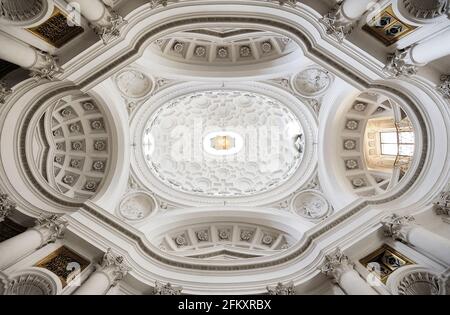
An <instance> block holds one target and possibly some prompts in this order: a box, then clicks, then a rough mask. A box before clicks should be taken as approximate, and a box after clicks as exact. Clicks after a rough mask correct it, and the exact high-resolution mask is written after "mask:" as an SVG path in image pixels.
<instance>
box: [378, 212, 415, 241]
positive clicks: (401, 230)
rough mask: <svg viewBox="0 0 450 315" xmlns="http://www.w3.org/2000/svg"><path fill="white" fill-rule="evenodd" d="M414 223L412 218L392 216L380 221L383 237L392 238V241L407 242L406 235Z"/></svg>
mask: <svg viewBox="0 0 450 315" xmlns="http://www.w3.org/2000/svg"><path fill="white" fill-rule="evenodd" d="M414 221H415V219H414V217H412V216H398V215H396V214H392V215H390V216H388V217H385V218H384V219H382V220H381V224H383V227H384V234H385V236H388V237H392V238H393V239H394V240H399V241H403V242H407V241H408V238H407V235H408V232H409V230H410V229H411V228H412V222H414Z"/></svg>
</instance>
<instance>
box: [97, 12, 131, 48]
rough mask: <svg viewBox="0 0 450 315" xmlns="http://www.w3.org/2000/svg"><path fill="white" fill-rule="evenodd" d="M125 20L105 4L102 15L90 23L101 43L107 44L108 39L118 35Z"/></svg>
mask: <svg viewBox="0 0 450 315" xmlns="http://www.w3.org/2000/svg"><path fill="white" fill-rule="evenodd" d="M126 23H127V21H126V20H125V19H124V18H123V17H121V16H120V15H119V13H117V12H116V11H115V10H113V9H112V8H111V7H110V6H107V5H105V13H104V14H103V16H102V17H101V18H100V19H99V20H97V21H93V22H91V23H89V24H90V26H91V27H92V29H93V30H94V32H95V33H96V34H97V35H98V36H100V38H101V39H102V40H103V43H104V44H105V45H107V44H108V43H109V42H110V41H112V40H113V39H115V38H117V37H119V36H120V28H121V27H122V26H123V25H124V24H126Z"/></svg>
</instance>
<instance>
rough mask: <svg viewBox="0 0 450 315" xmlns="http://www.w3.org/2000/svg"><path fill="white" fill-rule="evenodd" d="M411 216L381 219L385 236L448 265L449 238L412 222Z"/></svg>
mask: <svg viewBox="0 0 450 315" xmlns="http://www.w3.org/2000/svg"><path fill="white" fill-rule="evenodd" d="M414 221H415V220H414V218H413V217H411V216H398V215H396V214H393V215H390V216H388V217H386V218H384V219H383V220H382V224H383V226H384V231H385V235H386V236H390V237H392V238H393V239H395V240H399V241H402V242H405V243H407V244H410V245H412V246H414V247H415V248H417V249H418V250H419V251H420V252H425V253H428V254H429V255H431V256H432V257H435V258H437V259H439V260H441V261H442V262H444V263H446V264H447V265H449V266H450V240H448V239H446V238H444V237H442V236H440V235H438V234H436V233H433V232H431V231H429V230H427V229H425V228H423V227H421V226H420V225H417V224H415V223H414Z"/></svg>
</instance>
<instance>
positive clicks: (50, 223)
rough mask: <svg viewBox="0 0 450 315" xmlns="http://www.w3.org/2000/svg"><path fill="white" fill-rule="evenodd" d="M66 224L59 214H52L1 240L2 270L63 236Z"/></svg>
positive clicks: (0, 264) (0, 258)
mask: <svg viewBox="0 0 450 315" xmlns="http://www.w3.org/2000/svg"><path fill="white" fill-rule="evenodd" d="M66 226H67V222H64V221H62V220H60V219H59V218H58V217H57V216H50V217H48V218H43V219H40V220H38V224H37V225H36V226H35V227H33V228H30V229H28V230H26V231H25V232H23V233H21V234H19V235H16V236H14V237H12V238H10V239H8V240H5V241H3V242H1V243H0V270H4V269H6V268H7V267H9V266H10V265H12V264H14V263H16V262H17V261H18V260H19V259H21V258H22V257H24V256H26V255H28V254H30V253H32V252H34V251H35V250H37V249H39V248H40V247H42V246H44V245H46V244H48V243H51V242H54V241H56V239H58V238H62V237H63V236H64V230H65V228H66Z"/></svg>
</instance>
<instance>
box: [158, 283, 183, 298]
mask: <svg viewBox="0 0 450 315" xmlns="http://www.w3.org/2000/svg"><path fill="white" fill-rule="evenodd" d="M182 290H183V288H182V287H179V286H172V284H171V283H166V284H162V283H159V282H158V281H156V283H155V290H154V294H155V295H181V291H182Z"/></svg>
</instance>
